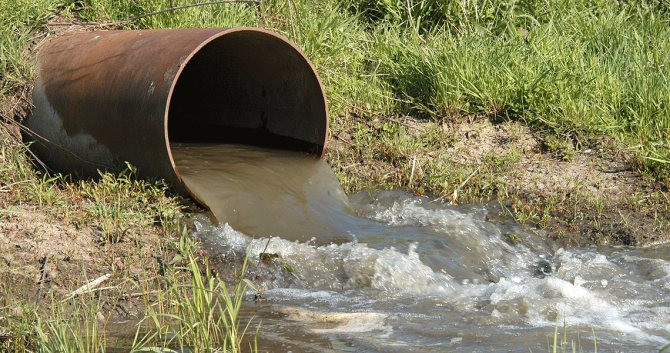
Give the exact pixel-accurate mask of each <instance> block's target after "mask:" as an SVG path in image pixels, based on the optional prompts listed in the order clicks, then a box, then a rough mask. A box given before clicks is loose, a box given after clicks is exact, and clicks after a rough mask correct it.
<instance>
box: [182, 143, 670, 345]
mask: <svg viewBox="0 0 670 353" xmlns="http://www.w3.org/2000/svg"><path fill="white" fill-rule="evenodd" d="M175 160H176V163H177V166H178V168H179V170H180V171H181V172H182V174H183V175H184V179H185V181H186V183H187V185H189V187H190V188H191V189H192V190H193V191H194V192H195V193H196V194H197V195H199V196H200V197H201V199H202V200H203V201H204V202H205V203H207V204H208V205H210V206H211V208H212V211H213V213H214V214H215V215H216V217H217V219H219V224H213V223H212V222H210V220H209V219H208V218H207V217H204V216H203V217H199V218H198V220H197V221H196V228H197V229H196V231H195V232H194V234H193V235H194V236H196V237H198V238H200V239H201V241H202V242H203V244H204V245H205V246H206V248H207V249H208V250H209V251H210V253H211V254H212V256H214V257H217V258H218V260H220V261H219V262H220V263H221V264H222V265H221V266H222V268H221V269H220V272H221V271H225V269H226V268H230V266H239V264H240V263H241V261H242V259H243V258H244V257H245V256H248V258H249V260H250V261H249V265H250V266H249V269H248V271H249V273H248V275H249V278H253V279H254V282H256V283H257V285H258V286H259V288H261V290H262V293H261V297H262V298H264V299H263V300H262V301H260V302H255V301H252V300H249V302H248V303H247V305H245V306H244V313H243V316H244V317H246V318H251V317H254V320H256V321H255V322H258V321H259V320H260V321H262V329H261V331H260V334H261V337H260V342H261V346H262V348H263V351H272V352H288V351H291V352H333V351H334V352H410V351H412V352H444V351H456V352H492V351H496V352H508V351H514V352H516V351H526V352H527V351H529V349H530V350H532V351H534V352H535V351H545V350H546V349H547V339H548V337H549V340H553V332H554V327H555V325H556V323H557V322H559V323H560V325H561V326H562V323H563V319H565V321H566V324H567V326H568V332H569V333H570V338H569V339H568V341H570V340H575V341H576V340H577V338H578V335H579V338H580V339H581V341H580V342H581V345H582V347H583V351H585V352H591V351H593V349H592V344H593V338H592V333H591V332H592V329H593V331H595V333H596V336H597V338H598V350H599V351H601V352H605V351H607V352H609V351H623V352H633V351H635V352H638V351H639V352H646V351H654V350H656V351H658V349H659V348H660V347H661V346H663V345H664V344H667V343H668V342H669V340H670V248H669V247H668V246H667V245H659V246H656V247H652V248H647V249H633V248H617V247H599V248H596V247H592V248H581V249H578V248H573V249H562V248H559V247H558V246H557V245H556V244H554V243H552V242H549V241H547V240H546V237H545V236H544V235H543V234H542V232H540V231H537V230H533V229H529V228H526V227H522V226H520V225H518V224H515V223H514V222H512V221H510V220H504V219H499V217H497V211H496V210H495V209H493V208H491V207H489V206H484V205H471V206H452V205H448V204H443V203H439V202H435V201H434V200H432V199H430V198H428V197H416V196H413V195H408V194H406V193H403V192H399V191H378V192H371V193H360V194H357V195H353V196H351V197H347V196H346V195H344V193H343V192H342V190H341V188H340V186H339V184H338V183H337V180H336V178H335V177H334V175H333V173H332V172H331V171H330V169H329V168H328V166H327V165H326V164H325V163H324V162H322V161H319V160H316V159H314V158H313V157H310V156H306V155H303V154H300V153H295V152H285V151H270V150H264V149H260V148H255V147H241V146H206V145H200V146H197V145H192V146H184V145H182V146H178V148H175ZM270 237H271V238H270ZM313 238H315V239H316V240H313ZM264 251H265V252H266V253H269V254H272V255H273V256H271V257H266V260H261V253H263V252H264ZM268 259H269V260H268ZM252 294H256V293H250V297H252Z"/></svg>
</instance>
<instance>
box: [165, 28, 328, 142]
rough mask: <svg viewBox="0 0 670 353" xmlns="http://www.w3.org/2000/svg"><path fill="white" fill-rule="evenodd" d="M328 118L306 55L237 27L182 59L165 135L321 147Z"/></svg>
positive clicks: (191, 139) (174, 139) (171, 138)
mask: <svg viewBox="0 0 670 353" xmlns="http://www.w3.org/2000/svg"><path fill="white" fill-rule="evenodd" d="M326 122H327V117H326V108H325V99H324V97H323V93H322V90H321V86H320V84H319V81H318V79H317V78H316V74H315V73H314V72H313V70H312V68H311V67H310V65H309V64H308V62H307V61H306V59H305V58H304V57H303V56H302V55H301V54H300V53H299V52H298V51H297V50H296V49H295V48H293V47H292V46H291V45H290V44H288V43H286V42H284V41H283V40H280V39H279V38H277V37H274V36H272V35H270V34H268V33H265V32H259V31H253V30H241V31H236V32H231V33H227V34H225V35H222V36H221V37H218V38H216V39H214V40H213V41H211V42H209V43H208V44H206V45H205V46H204V47H203V48H201V49H200V50H199V51H198V52H197V53H196V54H195V55H194V56H193V58H192V59H191V60H190V61H189V62H188V64H187V65H186V67H185V68H184V70H183V71H182V73H181V75H180V76H179V78H178V81H177V84H176V86H175V89H174V92H173V94H172V99H171V103H170V108H169V113H168V138H169V141H170V142H171V143H172V142H221V143H243V144H251V145H258V146H268V147H275V148H286V149H298V150H304V151H309V152H312V153H316V154H320V153H321V152H322V150H323V144H324V141H325V134H326Z"/></svg>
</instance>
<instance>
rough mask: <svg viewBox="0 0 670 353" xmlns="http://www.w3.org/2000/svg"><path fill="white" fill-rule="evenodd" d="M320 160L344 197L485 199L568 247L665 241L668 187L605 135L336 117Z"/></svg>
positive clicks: (669, 230) (511, 125)
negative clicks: (371, 193) (576, 138)
mask: <svg viewBox="0 0 670 353" xmlns="http://www.w3.org/2000/svg"><path fill="white" fill-rule="evenodd" d="M340 119H341V120H340V121H338V123H337V124H333V135H334V138H333V140H332V143H331V144H330V151H329V155H328V159H329V161H330V163H331V165H332V166H333V168H334V169H335V171H336V172H337V173H338V175H339V176H340V179H341V180H342V181H343V184H344V186H345V189H347V191H348V192H354V191H358V190H362V189H375V188H379V187H380V186H382V187H384V188H402V189H405V190H408V191H411V192H414V193H417V194H429V195H431V194H432V195H434V196H436V197H439V198H440V199H442V200H444V201H445V202H453V203H472V202H490V201H494V202H496V203H498V204H499V207H500V213H501V215H504V216H513V217H514V218H515V219H516V220H517V221H519V222H522V223H528V224H531V225H535V226H538V227H539V228H542V229H545V230H546V231H547V233H548V234H549V236H550V237H552V238H555V239H562V240H563V241H565V242H566V243H567V244H569V245H581V246H585V245H590V244H620V245H634V246H644V245H648V244H653V243H659V242H667V241H669V240H670V226H669V225H670V192H669V191H668V181H667V180H654V179H653V178H651V177H650V176H645V175H643V174H641V173H640V172H639V171H638V168H637V165H638V164H637V163H638V162H637V161H636V160H635V159H634V158H633V157H632V154H630V153H627V152H626V151H625V150H622V149H621V148H618V147H617V146H616V145H615V144H614V142H613V141H612V140H611V139H609V138H607V137H600V138H598V139H597V140H593V141H589V142H588V143H584V144H581V145H580V144H577V143H575V142H572V141H569V142H566V141H562V140H556V138H555V137H552V136H550V135H546V134H542V133H541V132H537V131H533V130H531V129H530V128H529V127H528V126H525V125H523V124H521V123H519V122H514V121H502V122H494V121H491V120H489V119H486V118H475V119H472V120H468V119H461V120H459V121H455V122H453V121H443V122H435V121H425V120H418V119H413V118H398V119H396V118H383V117H380V118H377V119H371V120H370V119H362V118H357V117H355V116H350V117H345V118H340Z"/></svg>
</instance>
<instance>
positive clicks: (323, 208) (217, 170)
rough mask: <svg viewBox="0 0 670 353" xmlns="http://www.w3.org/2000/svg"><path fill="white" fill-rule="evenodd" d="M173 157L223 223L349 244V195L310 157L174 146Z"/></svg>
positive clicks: (189, 183) (325, 167) (242, 148)
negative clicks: (347, 242) (347, 241)
mask: <svg viewBox="0 0 670 353" xmlns="http://www.w3.org/2000/svg"><path fill="white" fill-rule="evenodd" d="M172 154H173V157H174V160H175V165H176V166H177V168H178V170H179V172H180V173H181V175H182V177H183V179H184V182H185V184H186V185H187V186H188V187H189V189H190V190H191V191H192V192H193V193H195V194H196V195H197V196H198V198H199V199H200V200H202V201H203V202H204V203H205V204H206V205H207V206H208V207H209V208H210V210H211V211H212V213H213V214H214V216H215V217H216V219H217V220H218V221H219V223H221V224H224V223H228V224H229V225H230V226H232V227H233V228H235V229H237V230H239V231H241V232H244V233H246V234H255V235H262V236H279V237H282V238H284V239H288V240H300V241H308V240H310V239H312V238H314V239H315V240H317V241H318V242H319V243H329V242H332V241H346V240H351V236H350V235H349V233H348V231H349V230H350V227H349V222H351V221H352V219H353V218H352V211H351V208H350V207H349V204H348V200H347V196H346V194H345V193H344V191H343V190H342V188H341V187H340V184H339V182H338V181H337V178H336V177H335V175H334V174H333V172H332V170H331V169H330V167H329V166H328V164H327V163H326V162H324V161H322V160H320V159H318V158H316V157H314V156H312V155H308V154H306V153H302V152H294V151H282V150H271V149H265V148H260V147H251V146H241V145H194V144H188V145H186V144H175V145H173V146H172Z"/></svg>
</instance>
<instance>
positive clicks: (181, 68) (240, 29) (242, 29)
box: [163, 27, 330, 205]
mask: <svg viewBox="0 0 670 353" xmlns="http://www.w3.org/2000/svg"><path fill="white" fill-rule="evenodd" d="M236 32H255V33H261V34H264V35H267V36H270V37H274V38H275V39H278V40H280V41H282V42H284V43H285V44H288V45H289V46H290V47H291V49H293V50H294V51H295V52H296V53H297V54H298V55H299V56H300V58H302V60H303V61H304V62H305V63H306V64H307V66H308V67H309V69H310V70H311V72H312V73H313V74H314V77H315V78H316V81H317V82H318V84H319V88H320V90H321V96H322V97H323V106H324V116H325V118H326V126H325V130H326V131H325V135H324V141H323V147H322V149H321V154H320V155H319V158H321V159H323V158H324V157H325V155H326V148H327V146H328V141H329V137H330V136H329V135H330V129H329V126H330V116H329V113H328V99H327V97H326V91H325V88H324V85H323V82H322V81H321V78H320V77H319V75H318V73H317V71H316V69H315V67H314V64H313V63H312V62H311V61H310V60H309V59H308V58H307V56H306V55H305V54H304V53H303V52H302V50H300V48H298V46H297V45H296V44H295V43H293V41H291V40H289V39H288V38H286V37H284V36H282V35H280V34H278V33H275V32H273V31H270V30H267V29H264V28H258V27H233V28H226V29H222V30H221V31H220V32H218V33H216V34H214V35H212V36H210V37H209V38H207V39H205V40H204V41H202V42H201V43H200V44H198V46H196V47H195V48H194V49H193V50H191V52H190V53H189V54H188V55H187V56H186V58H185V59H184V61H182V63H181V64H180V65H179V68H178V69H177V73H176V74H175V76H174V79H172V83H171V84H170V90H169V91H168V95H167V99H166V101H165V111H164V112H163V136H164V139H165V149H166V151H167V155H168V158H169V160H170V166H171V167H172V171H173V172H174V175H175V176H176V177H177V181H178V182H179V184H181V185H182V186H183V187H184V189H185V190H186V192H187V193H188V194H189V195H190V196H191V197H192V198H193V199H194V200H195V201H197V202H198V203H199V204H201V205H205V203H204V202H203V200H200V198H198V196H197V195H196V194H195V193H194V192H192V191H191V190H190V189H189V187H188V185H187V184H186V183H185V182H184V179H183V178H182V176H181V173H179V168H177V165H176V164H175V162H174V158H173V157H172V148H171V146H170V136H169V131H168V120H169V119H168V118H169V113H170V104H171V103H172V95H173V93H174V89H175V87H176V86H177V82H179V78H180V77H181V74H182V72H183V71H184V69H185V68H186V66H188V64H189V63H190V62H191V59H193V57H194V56H195V55H196V54H197V53H198V52H200V50H202V49H203V48H204V47H205V46H207V45H208V44H210V43H211V42H213V41H215V40H216V39H219V38H221V37H224V36H226V35H229V34H231V33H236Z"/></svg>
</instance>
